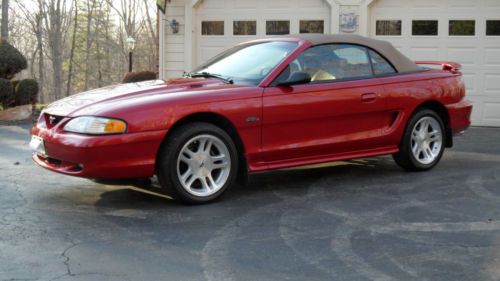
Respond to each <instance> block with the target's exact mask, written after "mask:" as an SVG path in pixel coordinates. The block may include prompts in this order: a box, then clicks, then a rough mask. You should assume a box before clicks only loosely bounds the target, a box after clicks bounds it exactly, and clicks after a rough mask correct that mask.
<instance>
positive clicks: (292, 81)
mask: <svg viewBox="0 0 500 281" xmlns="http://www.w3.org/2000/svg"><path fill="white" fill-rule="evenodd" d="M309 82H311V75H309V73H307V72H302V71H298V72H294V73H292V75H290V77H288V79H287V80H285V81H283V82H280V83H278V86H292V85H298V84H306V83H309Z"/></svg>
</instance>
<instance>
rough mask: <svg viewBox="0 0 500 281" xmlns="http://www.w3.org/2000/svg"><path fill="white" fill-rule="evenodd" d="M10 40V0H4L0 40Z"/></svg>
mask: <svg viewBox="0 0 500 281" xmlns="http://www.w3.org/2000/svg"><path fill="white" fill-rule="evenodd" d="M8 40H9V0H2V31H1V34H0V41H8Z"/></svg>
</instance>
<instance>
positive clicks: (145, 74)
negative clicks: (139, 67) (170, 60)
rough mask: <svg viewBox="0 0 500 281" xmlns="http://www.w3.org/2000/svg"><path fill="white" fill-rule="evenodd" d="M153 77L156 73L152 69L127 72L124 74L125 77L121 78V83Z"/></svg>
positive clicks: (154, 77)
mask: <svg viewBox="0 0 500 281" xmlns="http://www.w3.org/2000/svg"><path fill="white" fill-rule="evenodd" d="M155 79H156V73H154V72H152V71H138V72H129V73H127V74H126V75H125V78H123V81H122V83H135V82H141V81H148V80H155Z"/></svg>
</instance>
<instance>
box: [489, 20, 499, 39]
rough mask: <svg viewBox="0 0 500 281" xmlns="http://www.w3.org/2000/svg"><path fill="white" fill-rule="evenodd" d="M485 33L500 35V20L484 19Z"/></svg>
mask: <svg viewBox="0 0 500 281" xmlns="http://www.w3.org/2000/svg"><path fill="white" fill-rule="evenodd" d="M486 35H488V36H500V20H487V21H486Z"/></svg>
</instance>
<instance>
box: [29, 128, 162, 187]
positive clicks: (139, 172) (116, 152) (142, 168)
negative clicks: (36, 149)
mask: <svg viewBox="0 0 500 281" xmlns="http://www.w3.org/2000/svg"><path fill="white" fill-rule="evenodd" d="M41 130H43V129H34V130H33V135H38V136H41V135H42V136H43V139H44V144H45V150H46V153H47V155H46V157H42V156H40V155H37V154H34V155H33V161H34V162H35V163H36V164H38V165H40V166H41V167H43V168H46V169H48V170H51V171H54V172H58V173H62V174H66V175H71V176H77V177H84V178H90V179H131V178H145V177H151V176H153V175H154V169H155V160H156V153H157V152H158V149H159V147H160V145H161V142H162V141H163V139H164V137H165V135H166V133H167V131H166V130H165V131H163V130H162V131H149V132H140V133H131V134H120V135H109V136H88V135H80V134H73V133H65V132H64V133H53V134H45V133H42V132H41Z"/></svg>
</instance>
